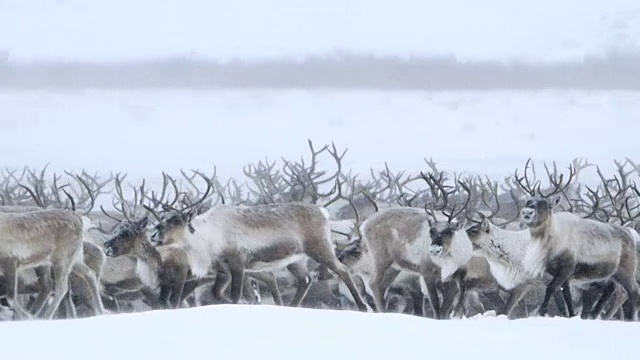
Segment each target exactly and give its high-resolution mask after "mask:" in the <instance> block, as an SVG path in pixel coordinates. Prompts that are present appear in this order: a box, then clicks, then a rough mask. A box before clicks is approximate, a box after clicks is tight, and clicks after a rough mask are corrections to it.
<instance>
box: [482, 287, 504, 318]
mask: <svg viewBox="0 0 640 360" xmlns="http://www.w3.org/2000/svg"><path fill="white" fill-rule="evenodd" d="M483 295H484V297H485V298H486V300H487V302H488V303H489V304H490V305H491V308H492V309H494V310H496V313H497V312H499V311H501V310H503V309H504V308H505V306H506V305H507V304H506V303H505V302H504V300H502V297H501V296H500V290H499V289H495V290H490V291H485V292H483ZM482 306H483V307H485V308H486V305H485V304H484V302H483V304H482Z"/></svg>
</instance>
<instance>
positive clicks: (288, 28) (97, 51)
mask: <svg viewBox="0 0 640 360" xmlns="http://www.w3.org/2000/svg"><path fill="white" fill-rule="evenodd" d="M639 32H640V2H638V1H633V0H607V1H595V0H589V1H580V0H563V1H561V2H557V1H552V0H539V1H527V2H524V1H517V2H516V1H512V0H483V1H471V0H451V1H446V2H444V1H437V2H436V1H429V2H427V1H418V0H394V1H364V0H340V1H338V0H305V1H297V2H294V1H288V0H270V1H258V0H237V1H224V2H222V1H220V2H218V1H204V0H192V1H178V0H154V1H148V0H140V1H125V0H92V1H84V0H57V1H54V0H30V1H22V0H10V1H8V0H3V1H0V49H5V50H6V51H8V52H9V53H10V55H11V59H12V60H14V61H30V60H44V59H49V60H51V59H66V60H87V61H89V60H91V61H96V60H98V61H112V60H131V59H149V58H157V57H166V56H195V57H208V58H216V59H231V58H242V59H256V58H265V57H283V56H287V57H288V56H302V55H308V54H324V53H327V52H332V51H337V50H352V51H363V52H372V53H377V54H397V55H410V54H414V55H415V54H421V55H424V54H429V55H438V54H440V55H442V54H449V55H455V56H457V57H459V58H461V59H480V58H482V59H514V58H515V59H537V60H558V59H570V58H581V57H582V56H584V55H585V54H599V53H603V52H606V51H610V50H611V49H627V50H628V49H635V50H637V49H640V35H639Z"/></svg>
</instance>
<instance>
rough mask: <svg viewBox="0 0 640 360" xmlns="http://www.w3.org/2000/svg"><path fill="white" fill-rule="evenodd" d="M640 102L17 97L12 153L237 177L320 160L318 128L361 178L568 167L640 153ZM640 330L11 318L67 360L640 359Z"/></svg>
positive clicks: (354, 319)
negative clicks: (384, 173) (436, 168)
mask: <svg viewBox="0 0 640 360" xmlns="http://www.w3.org/2000/svg"><path fill="white" fill-rule="evenodd" d="M639 100H640V94H638V93H622V92H621V93H612V92H602V93H598V92H571V91H570V92H556V91H549V92H531V93H528V92H506V91H505V92H479V93H474V92H468V93H464V92H455V93H427V92H397V93H394V92H373V91H363V92H319V91H282V92H278V91H257V90H256V91H236V92H230V91H224V92H223V91H221V92H215V91H202V92H189V91H173V90H166V91H156V92H136V91H117V92H116V91H113V92H109V91H104V92H103V91H87V92H59V93H49V92H25V91H22V92H4V93H2V94H0V108H1V109H2V110H3V116H2V117H1V118H0V129H1V131H2V134H3V135H4V136H3V141H2V143H0V151H1V152H2V153H3V154H5V156H4V157H3V164H4V165H8V166H14V167H22V166H24V165H30V166H36V167H41V166H43V165H44V164H45V163H51V169H52V170H55V169H79V168H82V167H85V168H87V169H90V170H95V171H100V172H108V171H116V170H117V171H124V172H127V173H129V174H130V176H131V178H136V177H147V178H149V177H151V178H153V177H154V176H158V177H159V173H160V172H161V171H162V170H166V171H169V172H172V171H177V170H178V169H180V168H185V169H189V168H200V169H210V168H212V167H213V165H214V164H215V165H216V166H217V167H218V171H219V176H221V177H226V176H238V177H239V176H241V175H242V165H244V164H246V163H248V162H254V161H258V160H261V159H263V158H264V157H265V156H267V157H269V158H271V159H278V158H279V157H280V156H285V157H289V158H298V157H299V156H307V153H306V151H307V148H306V146H307V144H306V139H307V138H310V139H312V140H313V141H314V142H316V143H317V144H324V143H327V142H330V141H335V142H336V144H337V145H338V146H339V147H343V148H344V147H348V148H349V153H348V156H347V159H348V160H347V161H346V162H345V168H347V169H354V170H356V171H358V172H362V173H366V172H367V171H368V169H369V168H370V167H374V168H380V167H382V166H383V163H384V161H387V162H388V163H389V165H390V166H391V168H392V169H397V170H400V169H405V170H408V171H419V170H423V169H424V160H423V159H424V158H425V157H427V158H428V157H433V159H434V160H436V161H438V163H439V164H441V166H442V168H444V169H446V170H455V171H472V172H479V173H486V174H488V175H489V176H490V177H492V178H500V177H501V176H507V175H509V174H511V173H512V172H513V170H514V169H515V168H516V167H520V168H522V166H523V165H524V162H525V161H526V159H527V158H528V157H529V156H533V157H534V159H535V160H536V161H553V160H556V161H558V162H559V163H560V164H561V165H564V164H568V162H569V161H570V160H572V159H573V158H574V157H578V156H583V157H588V158H589V160H590V161H592V162H595V163H598V164H601V165H602V167H603V169H605V170H607V171H609V170H612V165H613V163H612V160H613V159H614V158H624V157H625V156H630V157H632V158H634V157H636V156H637V154H638V151H639V150H640V146H639V145H638V142H637V141H636V138H637V134H638V133H640V120H639V119H638V118H637V114H640V101H639ZM636 159H637V158H636ZM582 180H586V181H588V180H589V179H588V178H585V179H582ZM639 331H640V323H637V322H636V323H622V322H617V321H613V322H604V321H583V320H578V319H560V318H553V319H549V318H529V319H526V320H514V321H508V320H506V319H505V318H495V317H491V316H484V317H479V318H476V319H474V320H450V321H435V320H429V319H424V318H417V317H412V316H406V315H397V314H364V313H356V312H347V311H329V310H307V309H291V308H277V307H271V306H267V305H262V306H248V305H247V306H240V305H238V306H212V307H203V308H195V309H182V310H176V311H154V312H148V313H138V314H122V315H104V316H101V317H97V318H89V319H82V320H56V321H27V322H4V323H0V338H2V339H3V350H4V354H5V355H7V356H8V357H12V356H20V357H24V358H36V357H37V356H51V355H54V356H55V357H63V356H64V358H66V359H76V358H78V359H80V358H81V359H86V358H96V359H102V358H105V359H106V358H109V359H113V358H139V357H140V356H144V357H149V358H154V359H165V358H166V359H176V358H180V359H199V358H211V356H216V357H220V358H230V357H231V356H235V357H238V356H239V357H240V358H256V357H257V356H260V357H265V356H267V357H269V358H279V359H283V358H287V359H289V358H291V359H294V358H295V359H298V358H300V357H301V356H303V357H304V358H306V359H316V358H317V359H328V358H332V357H335V358H347V357H353V356H357V357H358V358H372V357H382V358H389V357H394V358H395V357H398V356H400V357H405V356H435V357H438V358H439V357H444V356H446V357H453V358H462V357H468V356H474V357H480V358H485V357H489V358H491V359H501V358H510V359H512V358H513V356H514V354H518V355H517V356H518V358H520V359H540V358H541V357H543V356H546V357H548V356H549V355H552V356H553V357H559V358H562V357H568V358H582V359H590V358H594V359H598V358H604V357H615V358H618V359H622V358H631V357H634V356H635V352H636V351H637V350H636V346H635V339H636V337H637V334H638V332H639ZM34 339H37V341H36V340H34ZM34 341H36V343H37V346H35V344H36V343H34ZM78 344H81V345H78ZM32 345H33V346H32ZM148 345H151V346H148Z"/></svg>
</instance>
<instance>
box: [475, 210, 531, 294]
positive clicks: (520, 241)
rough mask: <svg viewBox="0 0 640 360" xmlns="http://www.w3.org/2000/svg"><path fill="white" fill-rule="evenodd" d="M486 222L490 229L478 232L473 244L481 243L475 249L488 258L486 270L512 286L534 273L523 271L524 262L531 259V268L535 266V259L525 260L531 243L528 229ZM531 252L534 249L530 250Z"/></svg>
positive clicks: (503, 283) (506, 285)
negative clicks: (506, 228)
mask: <svg viewBox="0 0 640 360" xmlns="http://www.w3.org/2000/svg"><path fill="white" fill-rule="evenodd" d="M485 224H486V225H487V226H489V232H488V233H481V235H480V236H481V238H480V239H479V240H477V242H476V245H477V246H479V247H480V249H479V250H478V253H480V254H482V255H483V256H484V257H485V258H486V259H487V262H488V263H489V271H490V272H491V274H492V275H493V277H494V278H495V279H496V281H497V282H498V284H500V286H501V287H503V288H504V289H506V290H512V289H513V288H515V287H516V286H518V285H520V284H523V283H525V282H527V281H529V280H530V279H531V278H532V277H535V276H537V275H535V276H534V275H532V274H531V273H528V272H526V271H525V267H526V265H525V262H532V263H531V264H530V265H529V267H530V268H537V267H538V265H536V261H535V260H533V259H527V260H525V257H526V256H525V255H526V254H527V252H528V250H529V245H530V243H531V242H530V238H531V235H530V232H529V230H528V229H527V230H515V231H514V230H503V229H501V228H499V227H497V226H495V225H493V224H491V223H489V222H485ZM533 253H537V252H536V251H535V250H532V254H533ZM534 258H535V257H534ZM533 272H536V270H534V271H533Z"/></svg>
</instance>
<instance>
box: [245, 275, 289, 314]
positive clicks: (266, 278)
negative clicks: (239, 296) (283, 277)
mask: <svg viewBox="0 0 640 360" xmlns="http://www.w3.org/2000/svg"><path fill="white" fill-rule="evenodd" d="M249 276H250V277H252V278H254V279H256V280H260V281H262V282H263V283H265V285H267V288H268V289H269V292H270V293H271V297H273V302H274V303H275V304H276V305H279V306H283V305H284V302H283V301H282V295H281V294H280V289H279V288H278V281H277V279H276V274H274V273H273V272H272V271H265V272H255V273H251V274H249Z"/></svg>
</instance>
